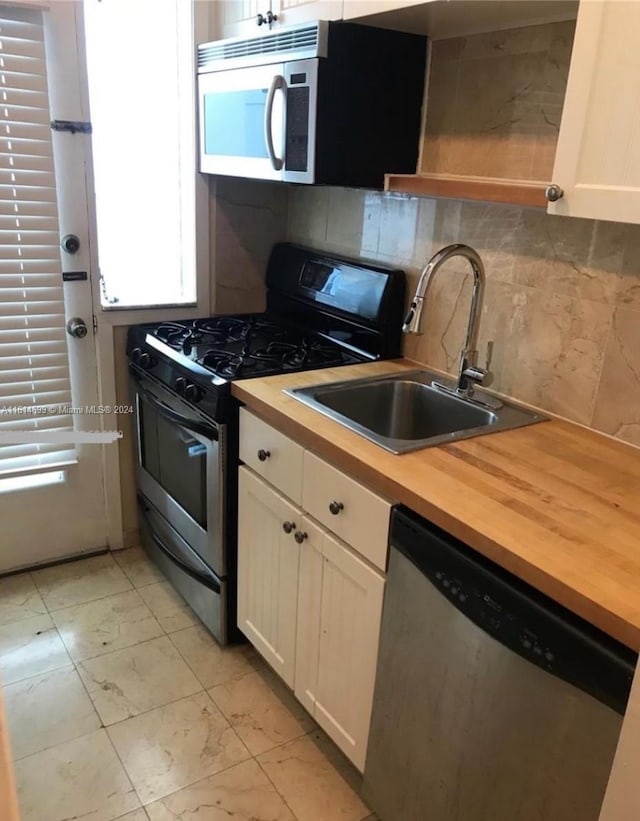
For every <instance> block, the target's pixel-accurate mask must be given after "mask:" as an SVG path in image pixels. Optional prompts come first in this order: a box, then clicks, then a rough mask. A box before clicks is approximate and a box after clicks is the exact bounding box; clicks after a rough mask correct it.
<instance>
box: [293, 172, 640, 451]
mask: <svg viewBox="0 0 640 821" xmlns="http://www.w3.org/2000/svg"><path fill="white" fill-rule="evenodd" d="M287 238H288V239H289V240H291V241H293V242H299V243H301V244H306V245H310V246H312V247H316V248H323V249H327V250H330V251H334V252H339V253H342V254H345V255H347V256H355V257H366V258H369V259H373V260H379V261H381V262H383V263H387V264H392V265H397V266H399V267H402V268H404V269H405V270H406V272H407V274H408V287H407V291H408V293H407V300H408V299H409V297H410V295H411V294H412V293H413V290H414V289H415V286H416V283H417V277H418V274H419V272H420V269H421V268H422V267H423V266H424V264H425V262H426V261H427V259H428V258H429V257H430V256H431V254H433V253H434V252H435V251H437V250H438V249H439V248H441V247H442V246H444V245H447V244H449V243H451V242H465V243H467V244H469V245H472V246H473V247H475V248H476V249H477V251H478V252H479V253H480V255H481V256H482V258H483V260H484V263H485V267H486V272H487V287H486V292H485V299H484V307H483V312H482V320H481V324H480V337H479V344H478V350H479V364H480V365H482V366H485V365H486V363H487V358H488V360H489V369H490V371H491V373H492V375H493V382H492V385H491V386H492V388H494V389H495V390H497V391H499V392H500V393H503V394H505V395H507V396H511V397H513V398H514V399H519V400H521V401H524V402H527V403H530V404H533V405H536V406H537V407H539V408H542V409H545V410H549V411H552V412H553V413H557V414H560V415H561V416H564V417H566V418H568V419H571V420H573V421H576V422H580V423H582V424H584V425H588V426H590V427H593V428H596V429H598V430H601V431H603V432H605V433H608V434H611V435H613V436H616V437H618V438H620V439H623V440H625V441H628V442H631V443H633V444H636V445H640V226H632V225H625V224H620V223H613V222H596V221H592V220H582V219H570V218H563V217H555V216H548V215H547V214H546V213H544V212H542V211H538V210H534V209H525V208H518V207H514V206H506V205H495V204H483V203H471V202H460V201H455V200H446V199H437V200H436V199H426V198H418V197H411V196H405V195H398V194H382V193H380V192H373V191H361V190H350V189H342V188H320V187H312V186H309V187H305V186H296V187H292V188H291V190H290V193H289V217H288V230H287ZM470 292H471V276H470V271H469V269H468V268H467V267H466V263H465V261H464V260H462V259H453V260H451V261H450V262H448V263H447V264H446V265H444V266H443V267H442V269H441V270H440V271H439V272H438V274H437V275H436V279H435V280H434V283H433V286H432V289H431V292H430V294H429V298H428V305H427V306H426V309H425V313H424V315H423V331H424V333H423V335H422V336H406V337H405V338H404V353H405V355H406V356H407V357H409V358H411V359H414V360H417V361H418V362H421V363H423V364H425V365H430V366H433V367H436V368H440V369H443V370H446V371H448V372H450V373H455V372H456V370H457V359H458V354H459V351H460V348H461V345H462V341H463V336H464V330H465V328H466V322H467V316H468V309H469V298H470Z"/></svg>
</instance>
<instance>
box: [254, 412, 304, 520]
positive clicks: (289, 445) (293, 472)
mask: <svg viewBox="0 0 640 821" xmlns="http://www.w3.org/2000/svg"><path fill="white" fill-rule="evenodd" d="M303 455H304V449H303V448H301V447H300V445H298V444H297V443H296V442H294V441H293V440H292V439H289V437H288V436H284V434H282V433H280V431H278V430H276V429H275V428H272V427H271V425H267V423H266V422H263V421H262V419H258V417H257V416H254V415H253V414H252V413H249V411H247V410H246V409H245V408H241V409H240V459H241V460H242V461H243V462H244V463H245V465H248V466H249V467H250V468H251V469H252V470H254V471H255V472H256V473H257V474H258V475H259V476H262V477H263V478H264V479H266V480H267V482H270V483H271V484H272V485H274V486H275V487H276V488H277V489H278V490H280V491H281V492H282V493H284V495H285V496H288V497H289V499H291V500H292V501H293V502H295V503H296V504H298V505H299V504H300V503H301V502H302V460H303Z"/></svg>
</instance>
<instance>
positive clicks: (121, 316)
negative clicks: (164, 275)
mask: <svg viewBox="0 0 640 821" xmlns="http://www.w3.org/2000/svg"><path fill="white" fill-rule="evenodd" d="M191 4H192V9H193V58H192V59H193V76H194V78H195V76H196V53H197V52H196V45H197V44H198V43H200V42H206V41H207V40H208V39H209V19H210V14H209V3H204V2H200V1H199V0H191ZM79 6H80V21H81V25H80V27H79V31H78V58H79V63H80V66H81V71H82V76H81V77H80V83H81V95H82V98H83V103H84V108H85V110H86V111H87V112H88V111H89V86H88V77H87V68H86V67H87V58H86V40H85V37H84V5H83V4H82V3H80V4H79ZM150 71H152V69H150ZM194 82H195V80H194ZM196 99H197V98H196V97H195V89H194V106H193V122H194V127H193V139H194V143H195V147H196V152H195V157H196V158H197V156H198V154H197V146H198V143H197V141H198V129H197V110H196V102H195V101H196ZM193 173H194V175H195V238H196V241H195V263H196V272H195V274H196V301H195V303H192V302H190V303H180V304H177V305H170V304H163V305H148V306H135V305H134V306H126V305H117V304H116V305H103V304H102V302H101V300H100V292H101V290H100V289H101V282H100V266H99V259H98V253H97V237H98V227H97V218H96V209H95V205H94V203H95V185H94V176H93V153H92V146H91V144H89V146H88V149H87V180H86V184H87V199H88V202H89V205H90V207H89V215H88V216H89V242H90V245H91V284H92V294H93V313H94V317H95V320H96V324H97V328H98V332H99V331H100V327H101V326H107V327H115V326H122V325H137V324H139V323H143V322H158V321H163V320H171V319H196V318H198V317H207V316H210V314H211V304H210V303H211V269H210V248H209V235H210V214H209V208H210V195H209V177H208V176H207V175H206V174H201V173H200V171H199V170H198V168H197V166H196V167H194V169H193ZM109 336H110V338H111V344H113V336H112V334H110V335H109Z"/></svg>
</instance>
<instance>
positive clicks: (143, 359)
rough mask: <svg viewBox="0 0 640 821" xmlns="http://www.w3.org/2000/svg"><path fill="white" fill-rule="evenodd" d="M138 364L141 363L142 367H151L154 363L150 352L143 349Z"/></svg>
mask: <svg viewBox="0 0 640 821" xmlns="http://www.w3.org/2000/svg"><path fill="white" fill-rule="evenodd" d="M138 365H140V367H141V368H150V367H151V366H152V365H153V360H152V359H151V356H150V354H148V353H147V352H146V351H142V352H141V353H140V356H139V357H138Z"/></svg>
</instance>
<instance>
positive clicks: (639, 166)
mask: <svg viewBox="0 0 640 821" xmlns="http://www.w3.org/2000/svg"><path fill="white" fill-rule="evenodd" d="M639 42H640V3H638V2H633V1H631V0H621V2H617V0H597V1H596V0H590V2H583V3H580V7H579V11H578V22H577V26H576V34H575V40H574V45H573V55H572V58H571V69H570V72H569V81H568V85H567V94H566V97H565V103H564V109H563V112H562V122H561V125H560V136H559V140H558V148H557V152H556V160H555V166H554V169H553V182H554V183H555V184H556V185H558V186H560V188H562V189H563V191H564V196H563V197H562V199H560V200H558V201H557V202H555V203H550V204H549V208H548V211H549V213H550V214H561V215H567V216H572V217H589V218H592V219H604V220H615V221H620V222H635V223H640V49H639V48H638V43H639Z"/></svg>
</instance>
